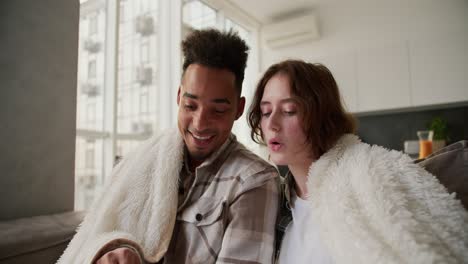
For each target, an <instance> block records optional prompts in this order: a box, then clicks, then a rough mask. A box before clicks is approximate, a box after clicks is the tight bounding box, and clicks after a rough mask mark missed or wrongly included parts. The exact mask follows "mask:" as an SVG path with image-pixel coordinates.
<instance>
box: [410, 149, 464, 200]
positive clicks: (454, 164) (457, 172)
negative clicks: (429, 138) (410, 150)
mask: <svg viewBox="0 0 468 264" xmlns="http://www.w3.org/2000/svg"><path fill="white" fill-rule="evenodd" d="M417 163H419V164H420V165H421V166H422V167H424V168H425V169H426V170H427V171H429V172H430V173H432V174H434V175H435V176H436V177H437V178H438V179H439V181H440V183H442V184H443V185H444V186H445V187H446V188H447V190H448V191H449V193H453V192H455V193H456V197H457V198H458V199H459V200H461V202H462V204H463V206H464V207H465V208H467V209H468V141H467V140H462V141H459V142H456V143H453V144H451V145H449V146H446V147H445V148H442V149H440V150H439V151H437V152H434V153H432V154H431V155H429V156H428V157H427V158H425V159H423V160H418V161H417Z"/></svg>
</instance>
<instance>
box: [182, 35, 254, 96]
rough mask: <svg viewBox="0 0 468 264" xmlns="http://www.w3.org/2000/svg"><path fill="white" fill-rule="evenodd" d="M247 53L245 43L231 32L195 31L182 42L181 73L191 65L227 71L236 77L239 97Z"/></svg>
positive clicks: (247, 49) (247, 48)
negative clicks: (182, 59)
mask: <svg viewBox="0 0 468 264" xmlns="http://www.w3.org/2000/svg"><path fill="white" fill-rule="evenodd" d="M248 51H249V47H248V46H247V44H246V43H245V41H244V40H242V39H241V38H240V37H239V36H238V34H237V33H236V32H234V31H232V30H230V31H227V32H221V31H219V30H216V29H203V30H195V31H194V32H192V33H191V34H190V35H189V36H187V38H186V39H185V40H184V41H182V52H183V53H184V64H183V72H184V73H185V70H186V69H187V67H188V66H189V65H190V64H193V63H197V64H201V65H203V66H207V67H213V68H218V69H227V70H229V71H231V72H232V73H234V75H235V77H236V88H237V90H238V93H239V96H240V94H241V93H242V82H243V81H244V71H245V66H246V63H247V56H248Z"/></svg>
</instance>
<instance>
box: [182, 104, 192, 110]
mask: <svg viewBox="0 0 468 264" xmlns="http://www.w3.org/2000/svg"><path fill="white" fill-rule="evenodd" d="M184 108H185V109H187V110H194V109H195V106H194V105H188V104H186V105H184Z"/></svg>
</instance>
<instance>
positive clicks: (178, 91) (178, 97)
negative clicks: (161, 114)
mask: <svg viewBox="0 0 468 264" xmlns="http://www.w3.org/2000/svg"><path fill="white" fill-rule="evenodd" d="M179 103H180V86H179V89H177V105H179Z"/></svg>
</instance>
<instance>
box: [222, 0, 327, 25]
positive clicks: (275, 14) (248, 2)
mask: <svg viewBox="0 0 468 264" xmlns="http://www.w3.org/2000/svg"><path fill="white" fill-rule="evenodd" d="M318 1H319V0H230V2H231V3H233V4H235V5H237V6H238V7H239V8H240V9H242V10H244V11H245V12H246V13H247V14H249V15H250V16H251V17H253V18H255V19H256V20H258V21H259V22H261V23H270V22H274V21H276V20H281V19H283V18H286V17H289V16H293V15H296V14H300V13H306V12H308V11H310V10H311V9H313V7H314V5H315V4H316V3H317V2H318Z"/></svg>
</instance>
